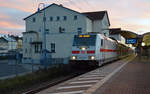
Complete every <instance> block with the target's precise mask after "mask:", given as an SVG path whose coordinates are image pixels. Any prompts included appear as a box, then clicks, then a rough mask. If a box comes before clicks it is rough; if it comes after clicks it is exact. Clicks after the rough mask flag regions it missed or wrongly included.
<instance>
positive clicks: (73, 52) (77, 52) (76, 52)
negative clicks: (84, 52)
mask: <svg viewBox="0 0 150 94" xmlns="http://www.w3.org/2000/svg"><path fill="white" fill-rule="evenodd" d="M79 53H80V51H72V54H79Z"/></svg>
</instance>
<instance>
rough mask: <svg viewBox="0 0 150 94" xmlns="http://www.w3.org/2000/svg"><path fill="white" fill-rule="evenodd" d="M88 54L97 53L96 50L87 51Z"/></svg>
mask: <svg viewBox="0 0 150 94" xmlns="http://www.w3.org/2000/svg"><path fill="white" fill-rule="evenodd" d="M87 54H95V51H92V50H91V51H87Z"/></svg>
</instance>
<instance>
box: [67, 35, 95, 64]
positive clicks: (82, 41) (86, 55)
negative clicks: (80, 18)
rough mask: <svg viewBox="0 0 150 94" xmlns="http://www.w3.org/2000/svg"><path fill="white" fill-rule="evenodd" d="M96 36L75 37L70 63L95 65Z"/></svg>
mask: <svg viewBox="0 0 150 94" xmlns="http://www.w3.org/2000/svg"><path fill="white" fill-rule="evenodd" d="M95 45H96V35H75V36H74V40H73V45H72V55H71V60H70V63H71V64H74V65H77V64H84V65H85V64H86V65H95V61H96V58H95V53H96V51H95V49H96V47H95Z"/></svg>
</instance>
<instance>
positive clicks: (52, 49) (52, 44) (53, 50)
mask: <svg viewBox="0 0 150 94" xmlns="http://www.w3.org/2000/svg"><path fill="white" fill-rule="evenodd" d="M51 52H52V53H55V43H51Z"/></svg>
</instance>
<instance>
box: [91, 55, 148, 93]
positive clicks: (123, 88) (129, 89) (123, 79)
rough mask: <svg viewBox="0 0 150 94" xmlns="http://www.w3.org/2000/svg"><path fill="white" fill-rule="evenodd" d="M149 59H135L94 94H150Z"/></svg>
mask: <svg viewBox="0 0 150 94" xmlns="http://www.w3.org/2000/svg"><path fill="white" fill-rule="evenodd" d="M149 59H150V58H149ZM149 59H148V58H146V57H142V58H141V59H138V58H135V59H134V60H133V61H132V62H130V63H128V64H127V65H126V66H125V67H124V68H123V69H122V70H121V71H120V72H118V73H117V74H115V75H114V76H113V77H112V78H111V79H110V80H108V81H107V82H106V83H105V84H103V86H101V87H99V89H97V90H96V91H95V92H94V93H93V94H150V60H149Z"/></svg>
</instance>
